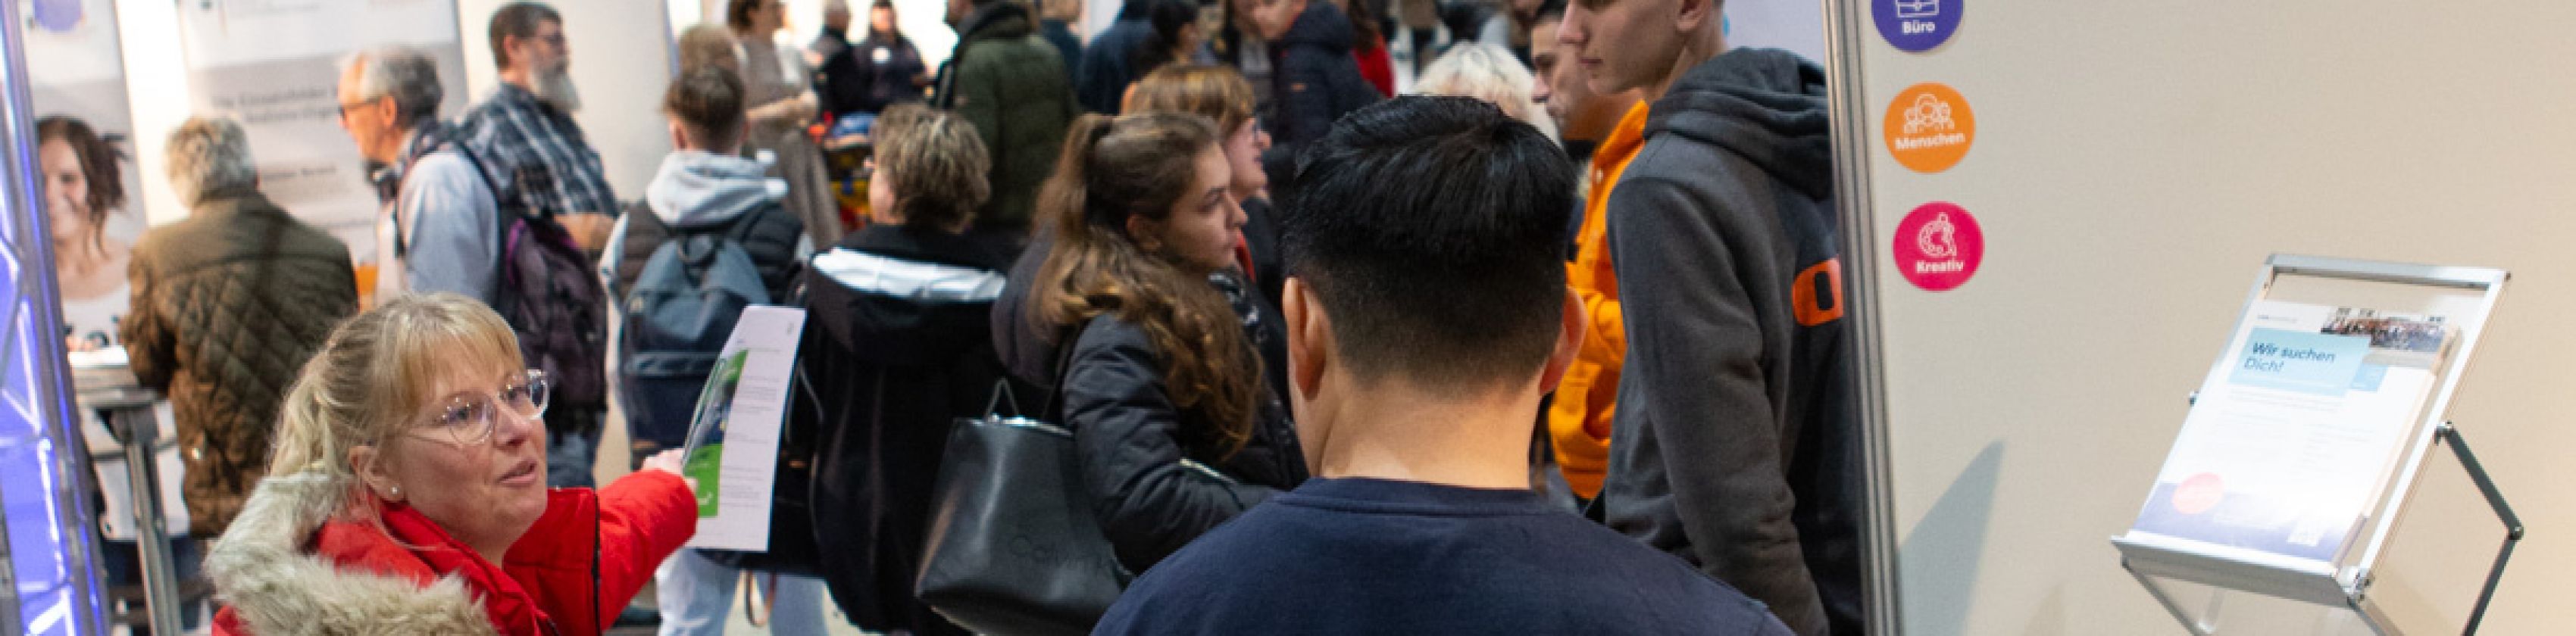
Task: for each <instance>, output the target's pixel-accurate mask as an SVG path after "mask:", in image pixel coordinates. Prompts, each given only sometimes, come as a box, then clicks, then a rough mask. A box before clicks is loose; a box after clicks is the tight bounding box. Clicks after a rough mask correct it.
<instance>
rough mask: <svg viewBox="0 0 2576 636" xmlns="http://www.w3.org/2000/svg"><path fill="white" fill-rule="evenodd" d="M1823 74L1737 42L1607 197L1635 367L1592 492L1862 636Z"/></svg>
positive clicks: (1759, 591)
mask: <svg viewBox="0 0 2576 636" xmlns="http://www.w3.org/2000/svg"><path fill="white" fill-rule="evenodd" d="M1824 79H1825V78H1824V72H1823V71H1822V70H1821V69H1819V68H1817V66H1816V65H1815V64H1813V63H1810V62H1807V61H1805V60H1801V59H1798V57H1797V56H1795V55H1793V54H1790V53H1787V52H1784V51H1778V50H1767V49H1765V50H1754V49H1739V50H1736V51H1733V52H1729V53H1726V54H1724V55H1720V56H1718V57H1716V58H1714V59H1711V60H1709V61H1707V62H1704V63H1702V64H1700V65H1699V66H1697V67H1695V68H1693V69H1691V70H1690V71H1688V72H1687V73H1686V74H1685V75H1684V76H1683V77H1682V78H1681V79H1680V81H1678V82H1676V83H1675V84H1674V86H1673V87H1672V89H1671V90H1670V91H1668V92H1667V93H1666V94H1665V95H1664V97H1663V98H1662V99H1659V100H1657V101H1656V102H1655V103H1654V106H1653V110H1652V113H1653V114H1652V115H1651V116H1650V118H1649V119H1648V120H1647V123H1646V145H1645V147H1644V148H1643V149H1642V150H1640V151H1639V152H1638V154H1637V157H1636V159H1635V160H1634V161H1633V162H1632V163H1630V164H1629V165H1628V169H1627V172H1626V173H1624V174H1623V175H1622V176H1621V178H1620V180H1619V184H1618V189H1617V190H1616V191H1614V192H1613V194H1612V195H1611V198H1610V205H1609V210H1610V211H1609V214H1610V222H1609V233H1610V236H1609V244H1610V253H1611V254H1613V255H1614V257H1615V258H1614V259H1613V260H1614V261H1615V263H1616V266H1617V268H1618V273H1619V289H1620V291H1621V294H1622V299H1621V300H1622V302H1624V303H1625V305H1624V307H1623V312H1624V315H1625V316H1626V320H1627V325H1626V326H1627V330H1628V359H1627V373H1625V374H1624V375H1623V376H1622V377H1621V378H1620V382H1619V398H1618V400H1619V411H1618V414H1617V415H1616V419H1615V420H1614V421H1613V423H1612V426H1611V437H1610V451H1611V455H1610V467H1609V475H1608V479H1607V481H1606V482H1605V484H1604V485H1603V488H1602V494H1601V497H1600V501H1599V502H1598V505H1599V506H1600V510H1599V512H1600V513H1601V514H1602V515H1603V516H1604V517H1605V520H1606V521H1607V522H1608V523H1609V524H1610V526H1611V527H1612V528H1614V529H1617V530H1619V531H1622V532H1625V533H1627V534H1629V535H1631V536H1635V537H1638V538H1639V539H1642V540H1644V541H1646V542H1647V543H1648V544H1649V545H1652V546H1654V547H1656V548H1659V549H1662V550H1664V551H1666V552H1670V553H1672V554H1674V555H1676V556H1680V557H1682V558H1683V559H1684V560H1687V561H1689V562H1691V563H1692V564H1694V565H1697V566H1699V568H1700V569H1701V571H1704V572H1707V573H1708V574H1709V575H1711V576H1714V577H1716V578H1718V579H1719V580H1722V581H1725V582H1727V583H1729V584H1732V585H1734V586H1735V587H1736V588H1737V589H1741V590H1743V591H1744V593H1745V594H1747V595H1750V596H1752V597H1753V598H1755V599H1759V600H1761V601H1762V602H1764V603H1767V604H1769V605H1770V606H1771V608H1772V610H1773V611H1774V612H1776V613H1777V614H1778V615H1779V616H1780V619H1781V622H1784V623H1787V624H1788V625H1789V627H1790V628H1791V629H1794V630H1796V631H1797V632H1798V633H1799V634H1802V635H1805V636H1819V635H1823V634H1829V633H1830V634H1857V633H1859V631H1858V630H1859V629H1860V628H1861V622H1860V620H1861V613H1860V612H1861V609H1860V607H1861V606H1860V602H1861V599H1860V569H1859V567H1860V561H1859V557H1860V539H1859V529H1860V528H1859V523H1860V513H1861V510H1862V505H1863V500H1862V491H1861V486H1860V483H1861V478H1862V475H1861V474H1860V468H1861V466H1860V454H1859V447H1860V443H1861V440H1860V426H1859V421H1858V419H1857V418H1856V416H1855V414H1854V413H1853V411H1852V409H1851V406H1850V404H1849V399H1850V396H1851V391H1852V379H1851V378H1852V375H1851V369H1850V367H1849V365H1848V363H1846V362H1845V361H1844V357H1843V356H1844V355H1845V353H1846V349H1847V348H1848V347H1850V346H1851V344H1850V341H1851V336H1850V332H1849V329H1848V327H1847V324H1848V322H1847V321H1846V320H1844V319H1843V314H1844V308H1843V304H1842V299H1843V297H1844V296H1843V290H1842V287H1841V276H1840V274H1839V271H1840V262H1841V255H1840V254H1839V253H1838V251H1837V245H1838V243H1837V232H1838V228H1837V227H1836V221H1835V217H1834V199H1833V197H1834V193H1833V186H1832V184H1833V165H1832V144H1831V143H1830V141H1829V136H1828V135H1829V131H1830V130H1831V127H1830V126H1829V125H1828V117H1827V110H1826V107H1825V88H1824ZM1810 292H1811V293H1810Z"/></svg>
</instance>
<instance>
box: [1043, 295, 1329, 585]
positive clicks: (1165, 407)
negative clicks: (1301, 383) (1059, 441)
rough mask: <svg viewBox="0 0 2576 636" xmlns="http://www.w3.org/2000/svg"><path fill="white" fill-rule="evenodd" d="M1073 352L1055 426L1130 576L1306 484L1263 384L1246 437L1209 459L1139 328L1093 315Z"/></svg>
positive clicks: (1289, 433)
mask: <svg viewBox="0 0 2576 636" xmlns="http://www.w3.org/2000/svg"><path fill="white" fill-rule="evenodd" d="M1073 347H1074V350H1073V354H1072V355H1071V356H1070V358H1071V359H1070V364H1069V366H1068V368H1067V370H1066V373H1065V376H1064V378H1065V379H1064V417H1063V420H1064V424H1065V427H1066V428H1069V429H1072V430H1073V439H1074V447H1075V449H1076V455H1077V462H1076V463H1077V464H1079V465H1080V466H1081V472H1082V479H1083V482H1084V484H1085V485H1086V486H1087V487H1088V488H1089V490H1090V491H1091V494H1092V496H1093V497H1094V498H1095V499H1096V501H1095V502H1094V504H1093V506H1094V508H1095V509H1096V510H1098V511H1099V513H1100V523H1101V530H1102V531H1103V533H1105V534H1107V535H1108V536H1109V542H1110V543H1111V544H1112V545H1113V546H1114V547H1116V549H1117V553H1118V561H1119V563H1120V564H1123V565H1125V566H1127V568H1128V569H1129V570H1130V571H1134V572H1139V573H1141V572H1144V571H1145V570H1146V569H1147V568H1151V567H1153V566H1154V564H1155V563H1158V562H1161V561H1162V560H1163V557H1167V556H1171V554H1172V553H1173V552H1176V551H1179V550H1180V549H1181V546H1184V545H1188V544H1189V542H1190V541H1192V540H1194V539H1197V538H1198V537H1199V535H1202V534H1206V533H1207V531H1209V530H1212V529H1215V528H1216V526H1217V524H1221V523H1225V522H1226V520H1229V519H1233V518H1234V516H1235V515H1238V514H1242V513H1243V511H1245V510H1248V509H1251V508H1252V506H1253V505H1255V504H1259V503H1261V502H1262V501H1264V500H1267V499H1269V498H1270V496H1271V495H1275V494H1278V493H1279V492H1280V491H1284V490H1288V489H1292V488H1296V487H1297V485H1298V484H1301V483H1304V482H1305V481H1306V477H1307V472H1306V459H1305V453H1304V451H1302V450H1300V447H1299V445H1298V442H1297V432H1296V430H1295V427H1294V426H1293V425H1292V424H1290V423H1289V421H1288V417H1287V412H1286V410H1285V409H1284V408H1281V407H1280V406H1279V402H1278V401H1277V399H1276V398H1275V397H1273V396H1271V395H1270V390H1269V388H1268V386H1269V385H1268V383H1266V382H1265V383H1264V384H1263V391H1262V393H1263V395H1262V398H1261V399H1262V401H1263V406H1262V408H1261V409H1260V411H1259V415H1258V416H1257V417H1256V418H1255V420H1254V422H1253V431H1252V439H1251V440H1250V441H1249V442H1247V443H1246V444H1245V445H1244V447H1243V449H1242V450H1240V451H1237V452H1235V453H1234V454H1233V455H1232V456H1219V455H1218V453H1217V450H1216V449H1214V448H1212V446H1213V443H1212V442H1209V441H1207V437H1208V436H1206V435H1201V434H1198V433H1197V432H1198V431H1205V430H1208V429H1209V428H1210V427H1212V426H1213V424H1211V423H1209V422H1206V421H1204V420H1202V419H1200V418H1199V417H1198V416H1197V415H1196V414H1194V413H1191V412H1187V411H1183V410H1181V409H1179V408H1178V407H1175V406H1174V405H1173V404H1172V400H1171V396H1170V392H1169V391H1168V390H1167V388H1166V387H1165V386H1164V385H1163V362H1162V359H1163V356H1162V354H1161V353H1160V352H1158V351H1157V350H1156V349H1155V348H1154V345H1153V343H1152V341H1151V340H1150V339H1148V338H1147V336H1146V335H1145V331H1144V330H1143V329H1141V328H1138V327H1137V326H1135V325H1133V324H1130V323H1127V322H1125V321H1122V320H1119V319H1118V318H1117V317H1116V316H1115V315H1102V316H1100V317H1097V318H1093V319H1092V320H1091V322H1090V323H1089V324H1087V325H1085V326H1084V327H1083V330H1082V335H1081V337H1079V338H1076V339H1075V340H1074V345H1073ZM1185 461H1186V462H1189V463H1187V464H1185V463H1184V462H1185ZM1191 464H1196V465H1191ZM1209 469H1213V471H1214V472H1215V473H1221V474H1222V475H1221V476H1220V475H1215V474H1210V472H1209Z"/></svg>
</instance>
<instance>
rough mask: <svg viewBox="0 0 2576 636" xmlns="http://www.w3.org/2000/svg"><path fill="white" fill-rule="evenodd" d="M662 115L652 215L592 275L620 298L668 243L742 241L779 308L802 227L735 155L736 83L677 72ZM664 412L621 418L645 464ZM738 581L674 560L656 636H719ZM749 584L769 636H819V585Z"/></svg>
mask: <svg viewBox="0 0 2576 636" xmlns="http://www.w3.org/2000/svg"><path fill="white" fill-rule="evenodd" d="M662 113H663V114H664V115H665V116H666V117H667V118H669V119H670V124H671V146H672V147H673V148H675V149H676V150H674V151H673V152H672V153H671V154H670V155H668V156H665V157H663V159H662V168H661V171H660V172H658V173H655V174H654V175H653V182H652V183H651V184H650V185H647V186H645V189H644V203H645V205H646V206H647V207H649V208H651V210H650V211H651V213H650V214H635V213H629V214H625V215H621V216H620V217H619V218H618V221H617V227H616V229H615V230H614V231H613V232H612V233H611V234H610V238H609V245H608V250H607V251H606V255H605V256H603V257H602V258H601V259H600V270H601V274H602V275H603V276H605V277H607V278H608V280H609V285H608V289H609V290H610V292H611V294H613V295H615V296H616V297H618V298H623V296H624V294H625V293H626V292H627V291H628V290H629V289H631V288H632V287H633V286H634V282H635V278H636V277H637V276H638V275H640V274H642V271H643V268H644V264H645V262H646V261H648V260H650V259H651V257H652V255H653V250H654V249H655V248H657V247H660V246H661V245H662V243H663V240H664V239H665V238H667V237H668V236H670V235H672V234H675V233H688V232H707V231H716V232H725V233H727V234H729V235H732V236H737V237H740V238H741V240H742V247H743V251H744V252H747V253H748V254H749V255H750V256H751V262H752V266H753V267H754V268H755V269H758V270H759V271H760V279H761V286H762V287H765V288H767V289H768V291H769V297H770V299H771V302H775V303H780V304H785V303H787V302H788V301H789V298H788V294H789V293H790V292H791V287H792V286H793V285H794V284H795V280H796V274H797V270H798V267H799V263H802V262H803V261H804V259H805V255H806V254H807V253H809V252H811V251H812V248H811V247H810V245H809V241H808V239H806V238H805V236H804V234H805V229H804V222H803V221H801V220H798V218H797V217H796V215H795V214H794V213H792V212H789V211H787V209H786V208H785V207H783V206H781V205H780V204H779V200H780V199H783V198H785V197H786V196H787V182H785V181H782V180H778V179H773V178H770V177H768V176H766V172H767V168H768V166H767V164H766V163H764V162H762V161H756V160H752V159H744V158H742V157H741V156H740V153H741V151H742V139H743V137H744V136H745V135H746V134H748V132H749V124H748V123H747V118H746V117H745V116H744V113H743V84H742V79H741V78H740V77H737V76H735V75H734V74H733V71H729V70H725V69H721V68H704V69H699V70H695V71H690V72H688V73H685V74H683V75H681V76H680V78H679V79H677V80H673V81H672V82H671V88H670V90H668V91H666V92H665V93H664V94H663V96H662ZM744 224H749V225H747V226H746V225H744ZM618 304H619V305H620V306H623V303H622V302H621V303H618ZM621 337H622V335H621ZM689 393H690V395H685V396H678V397H679V398H680V399H682V400H693V399H694V398H695V393H694V392H689ZM624 397H625V398H626V400H627V403H628V404H629V405H637V404H643V402H641V401H642V400H653V399H660V398H662V397H665V396H639V395H627V396H624ZM671 410H672V409H667V408H645V409H637V408H629V409H628V412H627V418H628V421H627V430H629V431H630V432H631V437H632V439H633V440H634V443H635V444H636V451H637V452H636V454H635V456H636V457H645V456H648V455H650V454H651V452H649V451H652V450H655V449H656V448H659V447H676V446H677V445H678V444H677V443H678V442H680V441H681V440H680V439H679V438H681V437H685V436H686V433H685V432H684V431H685V430H686V429H687V428H688V422H685V421H683V422H650V421H642V419H641V418H643V417H644V415H645V412H669V411H671ZM680 410H686V407H683V408H682V409H680ZM674 433H676V434H674ZM648 445H651V446H653V447H655V448H648V447H647V446H648ZM739 577H740V574H739V570H737V569H736V568H734V567H732V566H730V565H726V564H724V563H719V562H717V561H714V560H711V559H708V558H707V557H706V556H705V555H703V554H700V553H699V552H698V551H697V550H681V551H679V552H677V553H674V554H672V555H671V558H670V560H668V561H665V562H664V563H663V564H662V567H661V568H660V569H659V570H657V571H655V572H654V580H655V581H656V583H657V584H658V585H657V587H656V588H655V589H656V592H655V597H656V601H657V602H658V605H659V607H660V608H661V610H662V633H663V634H666V635H689V634H721V633H723V631H724V624H725V612H726V608H727V607H728V606H730V605H731V604H732V600H733V591H734V585H733V583H734V582H735V581H736V580H737V579H738V578H739ZM755 578H757V579H759V580H760V581H761V582H762V583H763V585H761V587H762V588H763V590H762V591H763V592H767V593H771V594H775V595H776V597H775V598H776V601H775V605H773V606H772V611H771V619H772V620H774V621H776V623H775V624H774V625H773V626H772V627H771V629H774V630H777V632H778V633H781V634H820V633H823V632H824V629H825V627H824V624H823V582H822V580H821V579H817V578H814V577H809V576H796V575H790V574H781V575H778V576H777V577H775V578H772V577H755Z"/></svg>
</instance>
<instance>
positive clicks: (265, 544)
mask: <svg viewBox="0 0 2576 636" xmlns="http://www.w3.org/2000/svg"><path fill="white" fill-rule="evenodd" d="M350 491H351V485H350V483H349V481H348V480H347V478H335V477H331V476H327V475H322V474H318V473H302V474H297V475H294V476H290V477H270V478H268V479H264V480H261V481H260V483H259V487H258V488H257V489H255V490H253V491H252V492H251V496H250V500H249V501H248V502H247V503H245V504H244V505H243V507H242V512H241V516H240V517H238V518H236V519H234V520H233V525H232V527H231V528H229V529H228V530H227V531H226V532H225V533H224V535H223V537H222V538H220V539H217V540H216V541H215V545H214V548H213V549H212V550H210V551H208V552H207V554H206V565H205V571H206V576H207V578H208V579H209V580H211V581H212V582H213V583H214V586H215V592H216V598H217V600H218V601H220V602H222V603H224V604H225V605H227V606H230V609H229V610H228V614H230V615H231V617H232V618H234V619H237V621H238V624H237V625H231V624H223V622H222V621H219V625H218V628H217V629H218V631H219V632H221V631H226V630H228V629H229V630H241V631H247V632H248V633H252V634H258V635H260V636H303V635H314V636H320V635H324V634H331V635H342V634H349V635H355V634H498V633H499V632H497V631H496V630H494V628H493V626H492V621H491V619H489V618H488V617H486V615H485V614H484V612H483V606H482V605H481V604H480V603H477V602H475V599H474V597H473V595H472V594H471V593H469V592H468V590H467V587H466V585H465V582H464V581H463V580H462V579H459V578H457V577H455V576H445V577H439V578H438V579H437V580H436V581H434V582H431V583H429V584H428V585H427V586H423V585H422V584H421V583H420V582H419V581H416V580H413V579H410V578H408V577H403V576H396V575H389V574H380V573H376V572H369V571H365V570H360V569H345V568H342V567H341V566H340V565H339V564H336V563H332V562H331V561H330V560H328V559H326V558H324V557H322V556H320V555H317V554H314V553H313V552H311V551H310V550H308V549H307V545H308V544H309V543H310V542H311V539H312V538H313V536H314V533H315V531H317V530H319V529H320V528H321V527H322V524H323V523H324V522H327V521H330V520H331V518H332V516H333V515H334V514H336V513H338V512H340V511H341V510H342V509H343V508H344V507H345V506H346V503H347V496H348V493H349V492H350Z"/></svg>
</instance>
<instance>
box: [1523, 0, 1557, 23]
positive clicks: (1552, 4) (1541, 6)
mask: <svg viewBox="0 0 2576 636" xmlns="http://www.w3.org/2000/svg"><path fill="white" fill-rule="evenodd" d="M1549 20H1555V21H1558V22H1564V21H1565V0H1545V1H1544V2H1540V3H1538V13H1537V14H1534V15H1532V16H1530V23H1531V24H1537V23H1540V22H1546V21H1549Z"/></svg>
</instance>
